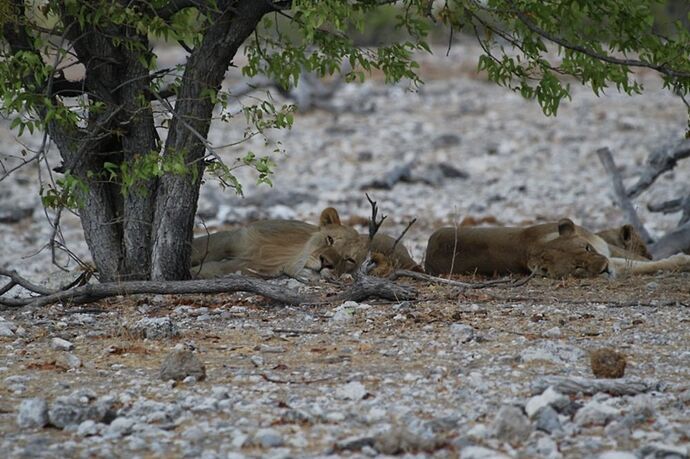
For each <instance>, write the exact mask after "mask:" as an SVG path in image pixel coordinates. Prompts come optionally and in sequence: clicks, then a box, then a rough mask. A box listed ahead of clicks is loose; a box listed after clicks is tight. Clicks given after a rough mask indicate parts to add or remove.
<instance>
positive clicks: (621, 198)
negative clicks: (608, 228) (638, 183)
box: [597, 147, 652, 243]
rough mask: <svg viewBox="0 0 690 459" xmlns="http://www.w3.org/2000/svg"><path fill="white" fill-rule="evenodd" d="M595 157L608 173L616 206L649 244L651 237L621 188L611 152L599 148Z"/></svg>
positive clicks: (621, 184) (623, 188) (620, 180)
mask: <svg viewBox="0 0 690 459" xmlns="http://www.w3.org/2000/svg"><path fill="white" fill-rule="evenodd" d="M597 156H599V159H600V160H601V163H602V164H603V166H604V169H606V172H608V174H609V176H610V177H611V181H612V182H613V192H614V194H615V195H616V200H617V201H618V205H619V206H620V207H621V209H622V210H623V212H624V213H625V217H626V219H627V220H628V221H629V222H630V224H631V225H633V226H634V227H635V229H636V230H637V232H638V233H640V236H641V237H642V239H643V240H644V241H645V242H647V243H651V242H652V238H651V236H650V235H649V233H648V232H647V229H646V228H645V227H644V225H643V224H642V222H641V221H640V217H639V216H638V215H637V211H636V210H635V207H634V206H633V204H632V202H631V201H630V198H629V197H628V194H627V193H626V192H625V187H624V186H623V179H621V176H620V173H619V172H618V169H617V168H616V164H615V163H614V162H613V157H612V156H611V150H609V149H608V148H607V147H604V148H600V149H598V150H597Z"/></svg>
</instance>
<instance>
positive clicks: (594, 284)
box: [0, 273, 690, 458]
mask: <svg viewBox="0 0 690 459" xmlns="http://www.w3.org/2000/svg"><path fill="white" fill-rule="evenodd" d="M461 280H467V281H473V279H470V278H461ZM401 282H404V281H401ZM412 284H413V285H414V286H415V287H416V288H417V289H418V291H419V298H418V299H417V300H415V301H411V302H403V303H380V302H371V303H370V304H369V306H366V305H365V306H362V305H360V306H358V307H356V308H355V309H354V310H352V311H349V313H348V314H347V315H346V317H344V318H343V317H337V311H338V308H337V307H335V306H337V305H313V306H300V307H285V306H281V305H276V304H271V303H270V302H267V301H265V300H263V299H262V298H259V297H256V296H248V295H243V294H235V295H214V296H198V297H189V296H182V297H172V298H170V297H167V298H165V297H151V296H149V297H146V296H141V297H137V298H124V299H114V300H108V301H101V302H99V303H95V304H90V305H88V306H81V307H62V306H52V307H48V308H42V309H36V310H26V311H15V312H10V313H8V312H7V311H5V312H4V313H3V316H4V317H5V319H7V320H11V321H13V322H14V323H15V324H16V325H17V326H21V327H24V328H25V332H24V333H23V335H22V336H21V342H22V345H20V346H13V345H12V344H10V343H11V342H12V341H14V339H8V338H0V339H1V340H2V343H4V351H3V353H4V358H3V363H2V366H3V368H2V374H3V375H4V376H5V377H7V376H9V375H12V376H16V377H19V381H21V383H20V386H23V387H21V388H20V389H17V387H16V385H15V384H5V385H4V386H3V387H2V388H0V430H1V431H2V432H3V436H4V438H3V440H2V441H1V445H2V447H3V448H8V449H5V451H6V452H10V451H11V452H12V456H15V455H16V457H33V456H34V455H35V456H40V457H59V456H60V455H64V456H66V457H67V456H72V455H75V456H76V455H79V454H81V455H82V456H87V457H90V456H94V457H108V456H109V455H110V454H114V455H116V456H120V457H126V456H128V455H129V454H141V457H149V456H151V457H160V456H161V455H162V456H165V457H175V456H177V457H181V456H187V457H194V455H196V454H202V453H204V452H205V453H204V454H207V453H209V452H218V453H219V454H221V455H220V456H215V457H232V456H226V455H227V454H228V451H233V450H236V451H241V452H242V454H246V455H248V456H262V457H268V456H271V454H269V452H270V451H271V450H266V449H265V448H263V447H261V446H260V445H255V444H254V443H251V441H249V442H246V443H245V444H244V446H242V447H240V448H235V447H233V446H232V445H229V439H230V438H236V436H237V434H236V433H235V429H239V430H242V431H244V432H247V433H248V434H249V435H250V436H251V432H252V431H253V430H255V429H258V428H259V427H266V426H271V427H272V428H274V429H276V430H277V431H278V432H279V433H280V434H281V435H282V437H283V438H284V440H285V445H283V448H279V449H280V450H281V451H282V452H283V456H281V457H304V456H318V457H321V456H323V455H328V454H335V455H352V454H354V455H355V456H357V455H361V454H362V452H361V451H359V450H358V449H357V447H356V446H354V447H353V446H348V447H347V448H345V450H339V449H338V446H337V445H340V443H338V442H342V441H343V440H346V439H349V438H352V437H355V438H359V437H361V438H365V439H367V438H370V436H371V435H372V430H376V428H381V426H382V425H383V426H386V425H389V426H392V427H393V428H404V427H405V426H406V425H407V423H409V422H410V419H418V420H422V421H427V422H430V421H436V422H441V421H443V420H446V421H445V422H446V424H447V425H445V424H444V426H445V427H443V428H441V427H439V428H438V429H439V432H437V438H436V439H435V443H433V444H432V446H429V445H428V444H422V446H415V444H414V443H413V444H412V446H410V447H409V449H408V451H407V452H408V453H409V454H412V453H414V454H416V455H419V456H420V457H425V456H427V455H436V456H437V457H457V455H458V454H460V452H461V451H463V448H466V447H467V445H474V444H476V445H484V446H487V447H489V448H492V447H493V448H496V451H498V450H503V451H507V452H510V453H511V455H513V456H515V457H524V458H528V457H595V456H596V455H597V453H599V452H601V451H606V450H611V449H619V450H621V449H622V450H629V451H635V450H640V449H641V448H643V447H644V446H646V445H647V444H648V443H649V442H650V439H654V438H657V437H658V435H657V434H656V430H658V429H659V426H658V425H657V424H658V423H655V421H657V420H658V419H659V418H663V419H665V420H666V422H667V423H669V422H670V423H671V424H678V425H677V426H676V427H677V428H678V432H683V434H682V435H680V436H678V437H677V438H678V440H679V441H680V444H681V445H682V444H683V443H684V444H686V445H687V443H688V441H689V440H690V438H688V436H687V435H688V433H690V417H688V416H687V414H688V410H689V409H690V408H689V407H688V403H689V402H690V401H689V400H687V399H685V401H684V402H683V401H681V400H680V398H682V397H683V396H686V395H682V394H686V393H687V390H688V388H689V385H688V381H690V369H689V367H688V364H687V363H688V358H689V357H690V356H689V352H688V343H689V342H690V309H689V306H690V276H688V274H682V273H681V274H668V275H660V276H654V277H642V278H628V279H621V280H614V281H609V280H603V279H596V280H566V281H560V282H558V281H552V280H546V279H533V280H531V281H530V282H529V283H528V284H526V285H524V286H520V287H506V288H495V287H494V288H487V289H481V290H464V291H460V290H458V289H455V288H450V287H446V286H443V287H440V286H430V285H428V284H426V283H423V282H413V283H412ZM328 289H332V288H330V287H326V286H324V287H323V288H322V289H321V290H328ZM317 290H319V289H317ZM326 294H327V292H325V291H322V292H321V293H320V295H322V298H327V296H325V295H326ZM143 316H146V317H171V318H172V319H173V321H174V322H175V323H176V324H177V325H178V326H179V330H180V332H181V334H180V335H179V336H178V337H177V338H173V339H162V340H149V339H142V338H140V337H137V336H134V335H133V333H132V332H131V326H132V324H133V323H135V322H137V321H138V320H140V319H141V318H142V317H143ZM453 324H464V325H466V326H470V327H472V330H473V331H472V332H471V336H468V335H466V334H465V333H466V332H465V331H464V330H465V329H464V328H463V331H461V332H460V333H458V330H457V329H456V328H455V327H454V326H453ZM554 330H559V331H558V332H554ZM52 337H62V338H64V339H67V340H69V341H70V342H72V343H73V344H74V345H75V350H74V354H76V355H77V356H78V357H79V358H80V359H81V360H82V362H83V366H82V367H81V368H79V369H76V370H74V369H72V370H69V371H67V370H66V369H65V368H62V367H61V365H60V363H59V354H60V352H61V351H54V350H51V348H50V344H49V343H50V338H52ZM177 342H187V343H189V342H191V343H193V345H194V346H195V347H196V349H197V352H198V355H199V356H200V358H201V360H202V361H203V362H204V364H205V365H206V370H207V375H208V376H207V379H206V381H203V382H197V383H195V384H184V383H182V384H180V385H178V386H174V385H170V384H167V383H163V382H161V381H159V380H158V370H159V367H160V365H161V361H162V359H163V357H164V355H165V354H167V353H168V352H169V351H170V348H171V347H172V346H173V345H174V344H175V343H177ZM549 342H551V343H557V346H559V347H560V350H557V351H555V353H553V349H551V352H552V357H553V358H552V357H549V356H546V357H543V356H542V357H540V358H536V359H530V358H528V357H526V354H525V350H529V349H540V348H541V347H543V346H544V345H545V343H549ZM600 347H613V348H615V349H617V350H618V351H620V352H621V353H623V354H624V355H626V356H627V359H628V367H627V370H626V376H627V377H632V378H633V379H636V378H644V379H652V380H655V381H658V382H660V383H661V387H663V392H664V393H665V395H662V394H657V395H655V396H656V397H659V396H661V397H662V398H663V397H664V396H666V397H667V396H671V397H680V398H679V401H677V402H676V403H675V404H673V403H671V404H669V405H670V406H666V405H664V406H660V407H655V408H654V412H653V415H651V417H650V419H646V420H644V422H643V423H641V425H639V426H637V427H636V430H635V431H636V434H635V435H618V436H616V435H614V434H611V433H608V432H607V433H604V432H605V431H604V429H605V427H604V426H603V425H591V426H590V425H583V426H579V428H578V429H577V430H576V431H574V432H572V433H571V434H570V435H561V436H560V437H559V436H555V437H554V438H555V443H556V445H557V446H556V450H555V451H557V452H558V453H557V454H560V455H562V456H558V455H553V454H552V455H551V456H549V455H548V454H544V451H540V450H538V449H537V450H535V449H534V447H533V448H531V449H530V448H529V447H528V446H529V445H530V444H531V443H534V440H533V439H529V440H528V439H527V438H524V439H522V440H518V441H512V442H511V441H506V440H505V439H500V438H499V439H498V440H496V439H493V440H492V437H491V436H489V437H487V438H483V437H481V435H479V437H478V438H475V437H473V436H472V435H469V436H468V432H473V431H472V428H473V427H475V426H477V425H480V426H483V425H487V426H490V425H491V424H492V422H493V421H494V416H495V415H496V412H497V411H498V409H499V407H500V406H501V405H502V404H504V403H517V402H519V401H521V400H522V401H523V402H524V400H527V399H529V397H530V395H532V393H531V391H532V385H533V384H534V383H535V381H536V380H537V379H538V378H539V377H540V376H543V375H564V376H578V375H579V376H587V377H591V376H592V375H591V371H590V369H589V360H588V358H587V351H590V350H593V349H596V348H600ZM545 349H550V348H549V347H548V345H547V347H546V348H545ZM559 353H560V354H559ZM56 361H57V362H58V363H57V364H56ZM16 380H17V379H16V378H15V379H13V381H16ZM353 381H356V382H360V383H361V384H363V387H364V390H365V391H366V392H365V393H363V394H359V395H356V396H354V397H353V398H354V400H353V399H351V398H349V397H348V396H347V394H346V395H338V394H340V393H341V392H342V391H343V389H342V388H343V387H347V384H348V383H352V382H353ZM218 387H221V388H225V390H226V391H227V392H228V394H229V395H228V397H229V398H230V400H231V401H232V404H231V409H220V408H218V407H215V408H208V407H206V408H199V407H197V406H194V405H195V404H199V403H201V402H198V401H195V400H196V398H199V399H201V400H205V399H206V398H207V397H210V394H212V393H213V394H215V392H217V391H218V389H217V388H218ZM80 388H90V389H92V390H93V391H94V392H95V393H96V395H98V396H102V395H105V394H117V403H116V407H117V408H118V409H120V410H123V412H126V411H127V409H128V408H130V407H131V406H132V405H134V404H135V403H136V401H137V400H138V399H142V398H143V399H147V400H157V401H161V402H163V403H169V404H182V405H183V406H184V401H185V399H186V400H187V403H188V404H190V406H187V407H186V408H187V409H188V410H189V412H188V413H186V415H181V416H180V417H179V418H176V419H173V420H171V423H170V424H169V425H164V426H162V427H161V428H162V429H165V432H166V433H167V434H168V436H166V437H164V439H162V440H161V439H158V438H154V439H153V441H152V443H153V444H156V443H158V442H162V444H161V445H158V446H151V445H150V447H151V449H148V450H147V448H146V447H142V446H137V447H133V446H132V444H131V443H127V441H126V440H127V438H129V437H123V438H116V439H115V441H111V442H110V443H109V442H108V441H104V442H103V443H93V442H90V441H89V439H91V438H96V437H89V436H85V437H80V435H79V434H76V435H75V434H74V433H71V432H67V431H62V430H59V429H55V428H46V429H38V430H32V429H28V430H27V429H22V428H19V427H18V426H17V423H16V421H15V418H16V412H17V407H18V406H19V404H20V402H21V400H23V399H26V398H30V397H39V398H44V399H47V400H54V399H55V398H56V397H58V396H60V395H64V394H65V393H70V392H72V391H74V390H76V389H80ZM214 391H215V392H214ZM123 394H129V396H123ZM182 394H184V395H182ZM189 399H191V400H192V401H191V402H190V401H189ZM572 399H573V400H574V401H577V402H582V403H584V402H585V401H586V400H588V399H589V397H586V396H584V395H582V394H578V395H574V396H572ZM678 404H680V405H678ZM127 405H129V406H127ZM245 405H246V406H245ZM317 406H320V407H319V408H317ZM621 412H622V413H623V412H625V409H622V410H621ZM295 413H297V414H295ZM372 413H373V414H372ZM683 413H684V414H683ZM160 422H161V423H163V422H162V421H160ZM564 422H565V421H564ZM610 422H616V421H615V419H611V420H610V421H609V423H610ZM209 423H210V424H211V426H215V429H214V427H211V428H209V432H207V433H206V434H205V435H203V436H202V438H201V439H198V438H192V439H191V440H190V435H188V432H189V429H190V428H192V427H194V426H197V425H206V426H208V424H209ZM218 423H220V424H218ZM441 423H442V422H441ZM153 424H154V425H155V424H156V423H155V422H154V423H153ZM218 425H224V426H226V429H225V430H223V429H221V428H219V427H217V426H218ZM609 425H610V424H609ZM227 426H232V431H231V432H230V433H228V430H227ZM538 433H539V432H536V431H535V433H532V436H534V435H537V436H538ZM137 434H138V432H136V431H135V432H134V433H132V434H131V437H134V436H136V435H137ZM233 435H234V436H233ZM542 435H545V434H543V433H542ZM655 435H656V436H655ZM176 438H179V439H182V440H176ZM593 439H595V440H593ZM62 442H66V443H64V444H61V443H62ZM37 444H38V445H40V448H38V449H40V450H42V451H43V453H41V452H40V451H38V450H37V447H36V445H37ZM345 444H348V443H347V442H345ZM130 448H131V449H130ZM156 448H158V449H156ZM380 448H381V447H380V446H379V449H380ZM420 448H422V450H420ZM425 448H426V449H425ZM350 449H354V451H350ZM267 451H268V452H267ZM366 451H367V450H366V449H365V452H366ZM402 451H404V450H401V451H398V452H402ZM389 452H390V451H389ZM552 453H553V452H552ZM496 454H498V452H496ZM286 455H287V456H286ZM208 457H214V456H208ZM467 457H474V456H467ZM489 457H491V456H489ZM496 457H497V456H496ZM654 457H683V456H662V455H660V456H654Z"/></svg>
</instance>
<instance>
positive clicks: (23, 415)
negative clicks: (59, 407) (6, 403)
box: [17, 398, 48, 429]
mask: <svg viewBox="0 0 690 459" xmlns="http://www.w3.org/2000/svg"><path fill="white" fill-rule="evenodd" d="M17 424H18V425H19V427H21V428H23V429H26V428H34V427H38V428H41V427H44V426H46V425H47V424H48V403H47V402H46V401H45V400H43V399H41V398H27V399H25V400H22V403H21V404H20V405H19V411H18V412H17Z"/></svg>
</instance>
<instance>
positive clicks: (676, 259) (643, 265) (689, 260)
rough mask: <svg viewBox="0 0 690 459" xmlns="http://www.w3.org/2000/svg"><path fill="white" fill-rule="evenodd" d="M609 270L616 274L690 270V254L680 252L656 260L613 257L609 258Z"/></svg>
mask: <svg viewBox="0 0 690 459" xmlns="http://www.w3.org/2000/svg"><path fill="white" fill-rule="evenodd" d="M609 270H610V271H611V272H612V273H613V274H614V276H618V275H621V274H652V273H655V272H658V271H690V255H686V254H684V253H679V254H676V255H672V256H670V257H668V258H663V259H661V260H654V261H642V260H629V259H626V258H611V259H609Z"/></svg>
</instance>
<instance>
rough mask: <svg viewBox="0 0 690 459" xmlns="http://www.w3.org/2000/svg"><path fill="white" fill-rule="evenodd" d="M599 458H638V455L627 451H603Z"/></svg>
mask: <svg viewBox="0 0 690 459" xmlns="http://www.w3.org/2000/svg"><path fill="white" fill-rule="evenodd" d="M597 459H637V456H635V455H634V454H633V453H628V452H626V451H607V452H605V453H601V454H600V455H599V456H598V457H597Z"/></svg>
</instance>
